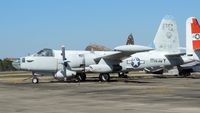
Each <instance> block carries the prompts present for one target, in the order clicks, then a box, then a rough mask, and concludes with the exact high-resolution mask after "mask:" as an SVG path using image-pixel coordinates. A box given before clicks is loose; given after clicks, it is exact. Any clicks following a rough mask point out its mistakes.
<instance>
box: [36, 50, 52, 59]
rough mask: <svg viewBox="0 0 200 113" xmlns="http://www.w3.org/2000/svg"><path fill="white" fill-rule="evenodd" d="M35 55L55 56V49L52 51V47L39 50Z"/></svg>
mask: <svg viewBox="0 0 200 113" xmlns="http://www.w3.org/2000/svg"><path fill="white" fill-rule="evenodd" d="M34 56H50V57H51V56H53V51H52V49H47V48H45V49H43V50H41V51H39V52H37V53H36V54H35V55H34Z"/></svg>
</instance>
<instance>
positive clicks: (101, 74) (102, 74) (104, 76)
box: [99, 73, 110, 82]
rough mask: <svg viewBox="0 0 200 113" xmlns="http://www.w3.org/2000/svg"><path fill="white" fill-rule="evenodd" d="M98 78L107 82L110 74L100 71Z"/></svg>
mask: <svg viewBox="0 0 200 113" xmlns="http://www.w3.org/2000/svg"><path fill="white" fill-rule="evenodd" d="M99 80H100V81H101V82H108V81H110V74H109V73H100V74H99Z"/></svg>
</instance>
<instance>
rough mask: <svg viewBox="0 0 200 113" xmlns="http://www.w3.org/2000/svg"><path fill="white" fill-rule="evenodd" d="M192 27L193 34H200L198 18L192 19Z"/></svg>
mask: <svg viewBox="0 0 200 113" xmlns="http://www.w3.org/2000/svg"><path fill="white" fill-rule="evenodd" d="M191 27H192V34H194V33H200V26H199V23H198V20H197V19H196V18H193V19H192V24H191Z"/></svg>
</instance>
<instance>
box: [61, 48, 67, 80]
mask: <svg viewBox="0 0 200 113" xmlns="http://www.w3.org/2000/svg"><path fill="white" fill-rule="evenodd" d="M61 49H62V53H61V55H62V60H63V76H64V81H67V74H66V73H67V59H66V57H65V46H64V45H63V46H62V47H61Z"/></svg>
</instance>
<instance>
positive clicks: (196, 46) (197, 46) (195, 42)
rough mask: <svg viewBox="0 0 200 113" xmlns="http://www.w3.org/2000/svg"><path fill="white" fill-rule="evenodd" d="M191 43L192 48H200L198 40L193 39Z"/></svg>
mask: <svg viewBox="0 0 200 113" xmlns="http://www.w3.org/2000/svg"><path fill="white" fill-rule="evenodd" d="M192 44H193V49H194V50H196V49H200V40H193V41H192Z"/></svg>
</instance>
